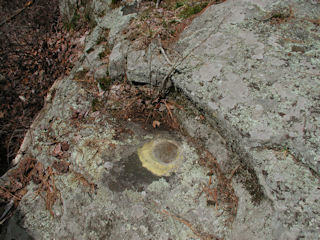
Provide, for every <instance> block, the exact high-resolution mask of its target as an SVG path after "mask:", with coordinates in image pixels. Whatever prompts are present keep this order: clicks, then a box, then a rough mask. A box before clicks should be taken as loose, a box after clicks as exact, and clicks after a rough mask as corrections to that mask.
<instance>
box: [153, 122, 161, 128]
mask: <svg viewBox="0 0 320 240" xmlns="http://www.w3.org/2000/svg"><path fill="white" fill-rule="evenodd" d="M152 127H153V128H157V127H160V122H159V121H153V122H152Z"/></svg>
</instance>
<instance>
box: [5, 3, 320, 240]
mask: <svg viewBox="0 0 320 240" xmlns="http://www.w3.org/2000/svg"><path fill="white" fill-rule="evenodd" d="M288 6H291V7H292V10H291V9H290V7H288ZM292 11H293V12H292ZM319 13H320V4H319V3H314V2H305V1H281V2H279V1H276V0H273V1H268V2H267V1H264V2H259V3H258V2H257V3H252V2H248V1H246V0H238V1H233V0H228V1H225V2H223V3H221V4H218V5H212V6H211V7H209V8H208V9H207V10H206V11H205V12H204V13H203V14H202V15H200V16H199V17H197V18H195V19H194V20H193V22H192V24H191V25H190V26H188V27H187V28H186V29H185V31H184V32H183V33H182V34H181V38H180V40H179V42H178V43H177V45H176V49H175V50H177V51H179V52H180V54H181V55H182V56H187V55H188V57H186V58H185V59H184V61H183V62H182V63H181V64H180V65H179V66H178V71H177V72H178V73H179V74H175V73H174V74H173V75H172V76H171V79H172V81H173V83H174V84H175V85H176V86H178V87H179V88H180V89H182V91H183V92H184V93H185V94H186V95H187V96H188V97H189V98H190V99H192V100H193V102H194V103H196V105H197V107H198V108H200V109H201V110H202V113H200V112H198V111H197V110H196V109H195V108H193V107H192V106H191V105H192V104H191V103H190V102H188V101H187V100H185V101H187V102H186V104H185V105H186V106H189V107H190V109H189V108H188V109H185V110H186V112H183V111H182V112H180V113H178V116H179V119H180V120H181V124H182V126H183V127H184V128H185V129H186V132H187V133H188V135H190V136H191V137H193V138H196V139H198V141H199V142H201V143H202V144H203V146H204V147H205V148H206V149H208V150H209V151H210V152H211V153H212V154H213V156H215V157H216V158H217V161H218V162H219V164H220V166H221V168H222V171H223V172H225V173H231V172H232V170H235V169H238V170H237V174H236V175H235V176H234V178H233V187H234V189H235V192H236V194H237V196H238V198H239V202H238V212H237V216H236V217H235V219H234V222H233V224H232V225H226V224H225V222H226V221H227V220H228V217H227V215H225V214H224V212H223V211H221V209H220V210H219V208H214V207H212V206H208V205H207V201H206V200H207V199H206V196H205V194H204V193H203V186H204V185H205V184H207V183H208V181H209V176H208V174H207V173H208V169H206V168H204V167H201V166H199V164H198V159H199V156H198V154H197V153H196V150H195V148H194V146H192V145H191V144H190V141H188V138H187V137H186V136H181V135H179V134H177V133H174V132H166V131H147V130H145V129H143V128H142V127H141V126H139V125H137V124H133V123H130V122H128V123H127V126H126V128H128V129H129V130H130V131H127V132H126V133H125V134H123V135H121V136H118V135H119V129H118V127H117V126H116V125H114V124H111V123H110V122H112V120H113V119H112V117H110V116H109V115H102V114H99V112H94V113H92V112H91V108H92V105H93V102H94V101H93V100H94V99H93V97H92V96H91V95H90V94H88V93H87V91H86V90H85V89H84V88H82V87H81V84H79V83H78V82H76V81H75V79H74V77H75V75H77V73H79V72H82V71H88V72H89V73H91V74H96V76H95V77H96V78H99V77H103V76H104V72H106V71H105V70H106V66H105V65H104V63H103V62H102V61H100V58H99V55H100V53H102V52H103V51H104V46H101V45H99V39H100V37H101V35H102V34H103V33H104V31H106V30H108V31H110V32H109V39H108V40H109V42H110V46H111V47H113V50H112V53H111V56H110V58H109V60H110V64H109V66H108V69H109V74H110V76H111V77H112V78H119V77H121V76H124V75H125V74H126V75H127V77H128V80H129V81H131V82H139V83H148V84H152V85H159V80H162V79H163V77H164V76H166V74H167V73H168V71H169V69H170V65H169V64H168V63H167V62H166V60H165V59H164V57H163V56H162V55H161V54H160V55H159V54H156V52H159V49H158V46H157V45H156V44H155V43H152V44H151V45H150V47H149V49H145V50H136V49H133V48H131V46H130V43H129V42H127V41H125V40H124V39H123V38H122V36H121V34H120V33H121V29H122V28H123V27H124V26H126V25H127V24H128V23H129V20H130V18H131V17H132V15H125V16H123V14H122V12H121V11H120V10H119V9H115V10H112V11H110V12H108V14H106V15H105V16H104V17H102V18H98V20H97V23H98V26H97V27H96V28H95V29H93V31H92V33H91V35H90V36H89V37H88V38H87V41H86V45H87V46H86V53H85V54H84V56H83V57H82V58H81V61H80V62H79V63H78V64H77V65H76V66H75V67H74V69H73V71H72V72H71V74H70V76H69V77H68V78H66V79H64V80H63V81H61V82H60V84H58V85H57V86H56V87H55V89H54V90H52V91H54V92H55V93H56V94H55V97H54V99H53V101H52V103H51V102H49V103H48V104H47V105H46V107H45V108H44V110H43V112H42V113H40V114H41V116H42V117H41V118H37V120H36V121H35V122H34V124H33V127H32V134H30V136H31V135H32V141H31V140H30V141H29V142H28V146H27V147H25V149H24V150H25V152H26V153H27V154H28V153H29V154H32V155H33V156H34V157H36V158H37V160H38V161H41V162H42V163H43V164H44V165H45V166H49V165H51V164H52V163H53V162H54V161H55V160H56V157H55V156H52V155H51V154H48V153H50V152H52V148H53V146H51V145H50V143H52V141H60V142H69V143H70V148H69V150H68V151H69V153H70V156H69V158H68V161H69V162H70V163H71V164H72V169H73V170H74V172H70V173H68V174H65V175H61V176H57V177H56V185H57V187H58V188H59V189H60V191H61V197H62V201H61V202H59V203H56V204H55V205H54V208H53V211H54V214H55V215H56V217H55V218H52V217H51V216H50V213H49V212H48V211H47V210H45V203H44V201H43V199H42V198H40V197H39V196H38V197H36V198H35V199H34V200H33V196H34V191H35V190H34V189H33V187H32V186H30V187H29V189H30V191H29V193H28V195H26V196H25V197H24V199H23V200H22V202H21V203H20V206H19V208H18V211H19V212H17V213H16V214H15V218H12V220H11V222H9V223H8V228H7V229H9V230H8V231H6V232H5V233H4V234H3V235H1V237H2V236H3V238H4V239H11V238H13V237H16V235H14V234H13V231H12V229H20V230H21V228H25V229H26V232H27V233H25V234H24V235H25V236H26V239H28V237H29V236H28V235H30V236H31V237H34V238H36V239H50V238H57V239H62V238H65V239H72V238H73V239H131V238H133V239H169V238H171V239H178V238H180V239H191V238H192V239H194V238H196V237H199V236H195V234H194V232H192V229H191V228H190V224H191V225H192V226H195V227H196V228H195V229H197V230H199V231H200V232H201V233H210V234H214V235H216V236H219V237H223V238H225V239H298V238H304V239H318V238H319V232H320V229H319V228H320V217H319V216H320V214H319V198H320V190H319V175H320V174H319V173H320V169H319V167H320V166H319V159H318V156H319V153H320V152H319V151H320V150H319V149H320V146H319V127H318V125H319V124H318V123H319V114H318V112H319V111H318V109H319V96H318V95H319V90H320V86H319V81H318V78H319V74H320V73H319V65H320V62H319V45H320V41H319V39H320V36H319V27H318V26H317V25H316V24H314V23H313V21H312V19H316V18H318V17H319V15H320V14H319ZM291 14H294V15H293V16H294V17H291ZM115 22H117V23H118V24H115ZM220 23H221V25H220ZM176 58H178V57H176ZM92 66H93V67H92ZM75 111H76V113H77V114H78V115H77V116H81V121H78V122H77V124H74V122H73V121H74V120H73V118H74V117H73V115H74V112H75ZM200 114H204V115H205V118H206V119H207V122H205V121H204V120H203V119H200V118H199V116H200ZM209 123H210V124H211V125H210V124H209ZM213 127H214V128H215V129H216V130H218V131H216V130H215V129H213ZM115 136H116V137H115ZM159 137H160V138H168V139H173V140H174V141H175V142H178V143H179V144H180V145H179V146H180V147H181V148H182V149H183V152H184V154H183V155H184V162H183V164H182V165H181V166H180V167H179V168H178V169H177V170H176V172H175V173H174V174H173V175H171V176H169V177H157V176H150V175H148V174H145V172H144V171H145V170H144V169H143V168H142V166H140V165H139V161H137V159H138V155H137V152H136V151H137V149H138V148H140V147H141V146H142V145H143V144H144V143H145V142H148V141H150V140H151V139H157V138H159ZM48 143H49V144H48ZM76 172H79V173H81V174H82V175H83V176H85V177H86V178H87V179H88V180H90V181H92V182H93V183H94V184H96V186H97V188H96V191H95V192H94V193H93V192H90V189H89V188H86V185H85V184H84V185H80V186H79V176H78V180H77V175H76ZM216 182H217V178H216V176H213V177H212V184H216ZM20 219H23V221H20ZM185 220H187V221H185ZM186 223H187V224H186ZM188 223H189V227H188ZM20 230H19V231H20ZM21 231H22V230H21Z"/></svg>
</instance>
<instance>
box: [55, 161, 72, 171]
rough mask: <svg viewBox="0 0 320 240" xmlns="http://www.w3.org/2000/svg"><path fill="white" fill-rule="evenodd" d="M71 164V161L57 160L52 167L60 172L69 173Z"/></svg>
mask: <svg viewBox="0 0 320 240" xmlns="http://www.w3.org/2000/svg"><path fill="white" fill-rule="evenodd" d="M69 165H70V163H68V162H66V161H64V160H61V161H55V162H54V163H53V164H52V167H53V168H54V169H55V170H57V171H58V173H67V172H68V171H69Z"/></svg>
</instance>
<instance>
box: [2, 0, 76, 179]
mask: <svg viewBox="0 0 320 240" xmlns="http://www.w3.org/2000/svg"><path fill="white" fill-rule="evenodd" d="M80 32H81V31H80ZM78 33H79V32H78ZM78 33H72V32H66V31H64V29H63V24H62V23H61V21H60V18H59V4H58V0H50V1H48V0H31V1H27V0H24V1H20V0H3V1H1V2H0V176H1V175H3V174H4V173H5V172H6V170H7V169H8V167H9V166H10V162H11V161H12V159H14V158H15V156H16V154H17V151H18V150H19V147H20V144H21V142H22V140H23V137H24V135H25V132H26V131H27V130H28V128H29V127H30V125H31V123H32V120H33V119H34V117H35V116H36V114H37V112H38V111H39V110H40V109H41V108H42V106H43V104H44V97H45V96H46V93H47V91H48V89H49V88H50V86H51V85H52V84H53V82H54V81H55V80H56V79H58V78H59V77H62V76H63V75H64V74H66V73H68V71H69V70H70V68H71V67H72V62H74V61H75V58H73V57H71V55H72V52H73V51H74V49H75V48H76V45H74V44H73V45H70V41H69V40H70V38H72V37H73V35H74V34H78Z"/></svg>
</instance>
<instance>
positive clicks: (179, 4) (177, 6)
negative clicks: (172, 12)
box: [175, 2, 183, 9]
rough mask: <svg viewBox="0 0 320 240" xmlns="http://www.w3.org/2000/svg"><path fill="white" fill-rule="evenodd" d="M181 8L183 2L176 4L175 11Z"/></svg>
mask: <svg viewBox="0 0 320 240" xmlns="http://www.w3.org/2000/svg"><path fill="white" fill-rule="evenodd" d="M182 6H183V2H176V6H175V9H178V8H180V7H182Z"/></svg>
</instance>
